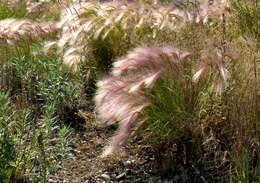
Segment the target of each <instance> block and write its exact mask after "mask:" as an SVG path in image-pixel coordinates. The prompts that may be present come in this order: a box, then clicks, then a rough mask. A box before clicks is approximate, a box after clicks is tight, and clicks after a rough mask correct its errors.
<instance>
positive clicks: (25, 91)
mask: <svg viewBox="0 0 260 183" xmlns="http://www.w3.org/2000/svg"><path fill="white" fill-rule="evenodd" d="M259 3H260V2H258V1H257V0H254V1H253V0H251V1H246V0H238V1H231V0H230V1H224V2H220V1H216V0H214V1H192V2H190V1H175V0H172V1H136V2H127V1H123V2H122V1H113V2H103V3H99V2H96V1H90V2H80V3H79V2H70V1H69V0H67V1H65V0H64V1H55V0H51V1H48V0H46V1H34V0H31V1H24V0H20V1H15V0H0V45H1V48H0V58H1V74H0V85H1V91H0V182H18V181H19V180H20V181H28V182H48V180H49V179H50V176H51V175H53V174H55V172H57V171H60V170H61V169H62V168H63V165H62V159H64V158H68V157H70V156H72V155H71V153H70V150H71V147H70V134H71V133H72V132H73V130H74V129H75V128H74V127H77V126H78V125H79V123H80V122H81V121H82V119H80V116H79V112H82V110H85V111H91V112H94V108H95V111H96V112H97V121H99V122H100V123H101V124H106V125H114V127H115V128H117V129H118V130H117V133H116V135H115V136H114V137H113V138H112V140H111V144H107V145H108V147H107V148H106V149H105V150H104V153H103V156H108V155H110V154H112V153H114V152H116V151H118V150H120V148H121V147H122V146H124V145H127V140H128V139H130V141H131V140H134V139H135V138H139V139H141V142H142V146H144V147H149V148H150V149H152V151H154V152H156V149H158V147H162V146H164V147H165V146H166V147H167V148H166V149H167V152H168V153H167V154H168V155H169V156H170V155H172V149H171V148H172V147H175V146H176V147H177V148H178V149H180V150H178V153H181V154H183V156H184V157H183V158H182V160H181V161H182V163H183V164H184V165H185V166H190V167H194V169H196V170H197V171H198V172H204V173H205V176H204V177H205V178H206V179H207V180H205V181H209V182H260V166H259V165H260V151H259V149H260V80H259V78H260V77H259V73H260V63H259V59H260V50H259V48H260V30H259V29H260V5H259ZM94 102H95V103H94ZM117 123H118V124H119V125H117ZM86 126H87V125H86ZM104 143H105V142H104ZM198 174H200V173H198ZM194 181H195V179H194ZM201 181H202V180H201V179H200V180H198V182H201Z"/></svg>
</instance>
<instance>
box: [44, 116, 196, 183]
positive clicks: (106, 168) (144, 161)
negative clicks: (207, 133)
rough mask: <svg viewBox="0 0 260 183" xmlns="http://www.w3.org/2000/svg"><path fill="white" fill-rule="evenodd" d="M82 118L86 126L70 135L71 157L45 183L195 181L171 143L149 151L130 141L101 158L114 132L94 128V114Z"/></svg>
mask: <svg viewBox="0 0 260 183" xmlns="http://www.w3.org/2000/svg"><path fill="white" fill-rule="evenodd" d="M83 115H84V118H85V119H86V124H81V126H80V127H78V129H77V130H75V132H74V133H73V138H72V141H71V144H70V146H71V148H72V150H71V153H72V156H71V157H70V158H67V159H65V160H64V161H63V166H64V167H65V169H64V170H62V171H60V172H59V173H58V174H57V175H55V176H51V180H49V182H53V183H74V182H75V183H99V182H102V183H103V182H105V183H106V182H109V183H132V182H133V183H142V182H147V183H157V182H166V183H168V182H169V183H170V182H180V183H181V182H197V181H195V180H196V179H195V177H197V175H195V173H194V170H193V169H190V168H188V167H187V165H185V161H186V157H185V156H184V154H183V149H181V148H179V149H177V147H176V144H173V143H166V144H162V145H161V146H158V147H154V146H153V148H152V146H149V145H144V144H143V143H142V142H141V141H142V139H141V138H134V139H132V140H130V141H129V142H128V143H127V145H126V146H125V147H124V148H123V149H122V150H121V151H120V152H118V153H117V154H115V155H112V156H109V157H106V158H101V154H102V151H103V150H104V147H105V146H106V145H108V144H109V139H110V138H111V137H112V136H113V134H114V133H115V129H113V128H112V127H106V128H104V127H103V128H101V127H99V126H97V125H95V115H94V114H93V113H91V112H90V113H84V114H83ZM198 182H200V181H198Z"/></svg>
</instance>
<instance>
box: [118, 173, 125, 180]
mask: <svg viewBox="0 0 260 183" xmlns="http://www.w3.org/2000/svg"><path fill="white" fill-rule="evenodd" d="M125 176H126V175H125V172H124V173H121V174H119V175H118V176H116V180H122V179H124V178H125Z"/></svg>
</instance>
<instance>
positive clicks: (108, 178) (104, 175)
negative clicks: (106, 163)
mask: <svg viewBox="0 0 260 183" xmlns="http://www.w3.org/2000/svg"><path fill="white" fill-rule="evenodd" d="M100 177H102V178H103V179H105V180H110V177H109V175H107V174H102V175H101V176H100Z"/></svg>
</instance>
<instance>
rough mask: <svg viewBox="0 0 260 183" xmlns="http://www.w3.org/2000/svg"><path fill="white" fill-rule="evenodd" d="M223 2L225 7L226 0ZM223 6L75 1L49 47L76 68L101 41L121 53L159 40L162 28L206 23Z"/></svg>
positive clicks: (62, 17) (117, 54)
mask: <svg viewBox="0 0 260 183" xmlns="http://www.w3.org/2000/svg"><path fill="white" fill-rule="evenodd" d="M222 4H223V8H224V7H225V6H224V4H225V3H222ZM222 4H221V5H222ZM221 7H222V6H218V4H216V5H215V4H214V6H213V5H211V6H205V7H204V6H202V7H201V8H200V10H199V11H195V10H191V9H186V10H185V9H184V8H179V7H178V6H176V5H162V4H152V3H145V2H126V1H113V2H105V3H98V2H95V1H90V2H81V3H74V4H72V5H71V6H69V7H67V8H65V9H64V10H63V11H62V13H61V20H60V22H59V28H60V29H62V32H61V36H60V39H59V40H57V41H55V42H51V43H48V44H47V45H46V48H47V49H48V48H49V47H50V46H54V45H56V46H57V47H58V52H59V53H60V54H62V55H63V60H64V63H65V64H66V65H68V66H69V67H72V70H74V71H77V70H78V65H79V63H81V61H86V59H87V57H89V53H88V52H90V54H93V53H92V52H91V51H90V50H91V49H92V50H97V48H96V44H97V42H98V41H102V40H104V41H103V42H102V43H101V42H100V44H107V45H109V46H108V47H109V48H111V50H110V51H111V52H112V53H111V54H112V56H114V57H118V56H122V55H124V54H125V53H126V50H129V48H132V47H135V46H136V45H138V44H139V43H140V42H141V41H142V40H143V39H144V38H148V37H150V38H153V39H156V38H157V37H158V36H160V32H161V31H164V30H169V31H178V30H180V28H181V27H183V26H185V25H186V24H187V23H192V22H195V21H198V22H201V21H203V22H205V21H206V20H205V19H207V17H208V16H211V15H215V14H216V12H220V9H221ZM221 10H222V9H221ZM97 45H99V44H97ZM87 47H88V49H86V48H87ZM87 50H88V51H87ZM110 62H112V61H110ZM110 64H111V63H110Z"/></svg>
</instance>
